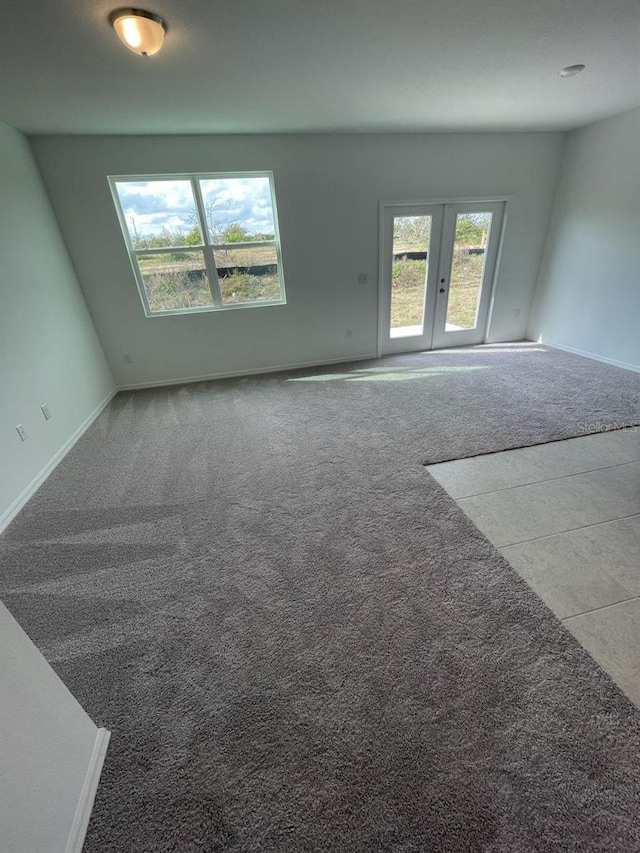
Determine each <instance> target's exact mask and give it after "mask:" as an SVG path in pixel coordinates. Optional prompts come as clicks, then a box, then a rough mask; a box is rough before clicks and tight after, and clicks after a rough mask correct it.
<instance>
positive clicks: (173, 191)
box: [116, 177, 274, 236]
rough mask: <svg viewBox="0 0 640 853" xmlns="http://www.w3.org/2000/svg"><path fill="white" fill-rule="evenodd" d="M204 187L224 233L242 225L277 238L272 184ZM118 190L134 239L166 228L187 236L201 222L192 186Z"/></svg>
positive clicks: (254, 181)
mask: <svg viewBox="0 0 640 853" xmlns="http://www.w3.org/2000/svg"><path fill="white" fill-rule="evenodd" d="M200 186H201V190H202V195H203V199H204V203H205V207H206V208H208V209H209V208H212V213H211V218H212V220H213V221H214V222H215V223H216V224H218V223H219V225H220V227H221V228H225V227H226V226H227V225H228V224H230V223H231V222H238V223H239V224H240V225H242V226H243V227H244V228H246V230H247V231H249V232H250V233H268V234H273V233H274V225H273V213H272V208H271V193H270V190H269V179H268V178H266V177H265V178H262V177H260V178H212V179H203V180H202V181H201V182H200ZM116 188H117V191H118V196H119V198H120V204H121V205H122V209H123V211H124V215H125V219H126V221H127V226H128V228H129V232H130V233H131V235H132V236H134V231H135V232H137V233H138V235H142V234H145V235H154V234H160V233H161V232H162V231H163V229H165V228H167V229H170V230H172V231H173V230H178V229H179V230H181V231H184V232H188V231H190V230H191V229H192V228H193V226H194V225H195V224H196V222H197V217H196V210H195V202H194V200H193V194H192V191H191V183H190V182H189V181H185V180H173V181H171V180H150V181H126V182H124V181H118V182H117V183H116ZM134 223H135V227H134Z"/></svg>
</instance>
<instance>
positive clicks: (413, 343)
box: [379, 201, 504, 354]
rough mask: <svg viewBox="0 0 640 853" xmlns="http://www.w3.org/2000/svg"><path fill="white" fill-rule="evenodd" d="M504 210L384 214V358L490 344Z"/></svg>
mask: <svg viewBox="0 0 640 853" xmlns="http://www.w3.org/2000/svg"><path fill="white" fill-rule="evenodd" d="M503 213H504V202H501V201H498V202H495V201H491V202H473V203H468V204H467V203H458V202H456V203H452V204H414V205H411V204H393V205H384V206H383V208H382V253H383V255H382V282H381V292H380V308H379V312H380V318H379V319H380V351H381V354H388V353H394V352H410V351H413V350H424V349H436V348H440V347H455V346H464V345H470V344H479V343H482V341H483V340H484V336H485V332H486V327H487V317H488V313H489V301H490V298H491V285H492V282H493V279H494V275H495V269H496V259H497V255H498V245H499V242H500V233H501V229H502V218H503Z"/></svg>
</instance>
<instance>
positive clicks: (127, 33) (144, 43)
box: [109, 9, 167, 56]
mask: <svg viewBox="0 0 640 853" xmlns="http://www.w3.org/2000/svg"><path fill="white" fill-rule="evenodd" d="M109 20H110V21H111V26H112V27H113V29H114V30H115V31H116V33H117V34H118V38H119V39H120V41H121V42H122V44H124V45H125V46H126V47H128V48H129V50H132V51H133V52H134V53H137V54H138V55H139V56H152V55H153V54H154V53H157V52H158V51H159V50H160V48H161V47H162V43H163V41H164V34H165V32H166V29H167V27H166V24H165V22H164V21H163V19H162V18H161V17H160V16H159V15H154V14H153V13H152V12H145V11H144V10H143V9H116V11H115V12H112V13H111V15H109Z"/></svg>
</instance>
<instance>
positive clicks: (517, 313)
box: [513, 308, 520, 317]
mask: <svg viewBox="0 0 640 853" xmlns="http://www.w3.org/2000/svg"><path fill="white" fill-rule="evenodd" d="M513 316H514V317H519V316H520V309H519V308H516V310H515V311H514V312H513Z"/></svg>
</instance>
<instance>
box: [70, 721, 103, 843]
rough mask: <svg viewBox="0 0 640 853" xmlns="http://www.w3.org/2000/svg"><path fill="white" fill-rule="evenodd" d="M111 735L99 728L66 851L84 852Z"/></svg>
mask: <svg viewBox="0 0 640 853" xmlns="http://www.w3.org/2000/svg"><path fill="white" fill-rule="evenodd" d="M110 737H111V732H110V731H109V730H108V729H98V731H97V732H96V739H95V743H94V744H93V752H92V753H91V759H90V760H89V766H88V767H87V775H86V776H85V777H84V783H83V785H82V791H81V792H80V799H79V800H78V805H77V807H76V811H75V814H74V816H73V823H72V824H71V831H70V833H69V840H68V841H67V846H66V848H65V853H82V847H83V845H84V839H85V836H86V834H87V827H88V826H89V818H90V817H91V809H92V808H93V802H94V800H95V798H96V791H97V790H98V783H99V781H100V774H101V773H102V765H103V764H104V759H105V755H106V754H107V747H108V746H109V738H110Z"/></svg>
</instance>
